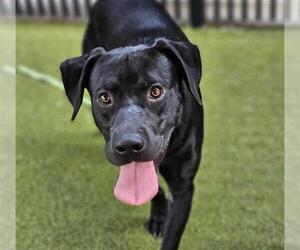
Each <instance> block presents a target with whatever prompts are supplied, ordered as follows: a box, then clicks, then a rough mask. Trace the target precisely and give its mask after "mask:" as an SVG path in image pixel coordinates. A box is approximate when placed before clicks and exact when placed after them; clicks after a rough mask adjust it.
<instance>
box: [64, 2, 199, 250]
mask: <svg viewBox="0 0 300 250" xmlns="http://www.w3.org/2000/svg"><path fill="white" fill-rule="evenodd" d="M60 68H61V74H62V80H63V83H64V87H65V91H66V94H67V96H68V98H69V100H70V102H71V104H72V105H73V107H74V112H73V115H72V120H73V119H74V118H75V116H76V114H77V112H78V110H79V108H80V105H81V102H82V96H83V90H84V88H86V89H87V90H88V91H89V94H90V96H91V100H92V112H93V116H94V119H95V123H96V126H97V127H98V128H99V129H100V131H101V132H102V134H103V136H104V138H105V140H106V155H107V158H108V159H109V160H110V161H111V162H112V163H113V164H115V165H123V164H126V163H129V162H131V161H149V160H153V161H154V162H155V164H156V166H157V168H158V169H159V172H160V174H161V175H162V176H163V177H164V179H165V180H166V182H167V183H168V185H169V188H170V191H171V194H172V201H168V200H167V199H166V197H165V194H164V191H163V190H162V189H161V188H160V189H159V193H158V194H157V196H156V197H155V198H154V199H153V200H152V206H151V214H150V219H149V221H148V223H147V229H148V230H149V232H150V233H151V234H152V235H154V236H163V237H164V239H163V244H162V249H163V250H171V249H177V248H178V246H179V242H180V239H181V236H182V233H183V231H184V228H185V225H186V222H187V220H188V216H189V213H190V209H191V204H192V198H193V193H194V184H193V181H194V177H195V175H196V173H197V170H198V167H199V164H200V158H201V147H202V141H203V106H202V100H201V94H200V89H199V83H200V78H201V59H200V54H199V50H198V48H197V47H196V46H195V45H193V44H191V43H190V42H189V40H188V39H187V37H186V36H185V35H184V33H183V32H182V31H181V29H180V28H179V27H178V26H177V25H176V24H175V22H174V21H173V20H172V19H171V17H170V16H169V15H168V14H167V12H166V11H165V10H164V8H163V7H162V6H161V5H160V4H159V3H157V2H156V1H154V0H118V1H113V0H100V1H97V2H96V3H95V5H94V7H93V8H92V10H91V16H90V20H89V24H88V27H87V30H86V33H85V37H84V42H83V55H82V56H80V57H76V58H71V59H68V60H66V61H65V62H63V63H62V64H61V67H60ZM153 86H158V87H159V88H160V89H162V90H163V92H162V93H163V94H162V96H161V97H159V98H157V99H153V98H152V97H151V96H150V95H149V90H150V88H151V87H153ZM103 91H105V93H107V94H108V95H109V96H110V97H111V103H110V104H109V105H104V104H103V103H101V101H99V95H100V94H101V93H103ZM120 145H121V146H122V147H121V149H122V151H121V149H120ZM119 149H120V150H119ZM137 149H138V150H137Z"/></svg>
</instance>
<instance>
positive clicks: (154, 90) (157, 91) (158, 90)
mask: <svg viewBox="0 0 300 250" xmlns="http://www.w3.org/2000/svg"><path fill="white" fill-rule="evenodd" d="M163 93H164V90H163V89H162V87H160V86H152V87H151V90H150V96H151V98H152V99H157V98H159V97H160V96H161V95H162V94H163Z"/></svg>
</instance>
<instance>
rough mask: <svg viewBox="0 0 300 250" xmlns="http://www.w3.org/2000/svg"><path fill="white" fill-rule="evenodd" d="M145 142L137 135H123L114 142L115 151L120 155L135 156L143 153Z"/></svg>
mask: <svg viewBox="0 0 300 250" xmlns="http://www.w3.org/2000/svg"><path fill="white" fill-rule="evenodd" d="M144 148H145V142H144V139H143V137H141V136H140V135H139V134H131V135H123V136H121V137H120V138H119V139H117V140H116V142H115V147H114V149H115V151H116V152H117V153H118V154H120V155H135V154H140V153H142V152H143V150H144Z"/></svg>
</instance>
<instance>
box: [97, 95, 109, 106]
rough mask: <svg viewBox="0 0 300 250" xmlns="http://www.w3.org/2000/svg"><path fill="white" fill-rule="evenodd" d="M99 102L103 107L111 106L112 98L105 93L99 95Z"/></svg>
mask: <svg viewBox="0 0 300 250" xmlns="http://www.w3.org/2000/svg"><path fill="white" fill-rule="evenodd" d="M98 101H99V102H100V103H101V104H103V105H109V104H111V103H112V98H111V96H110V95H109V94H108V93H107V92H103V93H101V94H100V95H99V97H98Z"/></svg>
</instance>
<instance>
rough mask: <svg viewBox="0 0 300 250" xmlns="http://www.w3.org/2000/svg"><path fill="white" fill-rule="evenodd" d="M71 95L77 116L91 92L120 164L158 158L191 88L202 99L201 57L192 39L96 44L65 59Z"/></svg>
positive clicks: (114, 158)
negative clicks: (108, 46)
mask: <svg viewBox="0 0 300 250" xmlns="http://www.w3.org/2000/svg"><path fill="white" fill-rule="evenodd" d="M60 69H61V74H62V80H63V83H64V87H65V91H66V94H67V96H68V98H69V100H70V102H71V104H72V105H73V108H74V112H73V115H72V120H73V119H74V118H75V116H76V114H77V112H78V110H79V108H80V105H81V103H82V98H83V92H84V89H85V88H86V89H87V90H88V91H89V94H90V96H91V102H92V112H93V116H94V119H95V123H96V125H97V127H98V128H99V129H100V131H101V132H102V134H103V135H104V138H105V140H106V155H107V158H108V159H109V160H110V161H111V162H112V163H113V164H115V165H124V164H126V163H129V162H132V161H137V162H139V161H141V162H145V161H154V162H158V161H159V160H160V159H161V157H162V155H163V154H164V152H165V150H166V148H167V146H168V142H169V139H170V137H171V134H172V131H173V130H174V128H175V127H176V126H177V125H178V124H179V123H180V120H181V115H182V110H183V105H184V102H185V97H186V96H185V95H184V93H185V92H186V91H189V92H190V93H191V96H193V98H195V100H196V101H197V102H198V103H199V104H201V96H200V91H199V87H198V85H199V82H200V77H201V60H200V55H199V51H198V48H197V47H196V46H195V45H192V44H191V43H187V42H174V41H170V40H167V39H157V40H155V42H154V43H153V44H151V45H137V46H132V47H124V48H117V49H114V50H110V51H105V50H104V49H103V48H96V49H94V50H92V51H91V52H89V53H87V54H85V55H83V56H80V57H76V58H71V59H68V60H66V61H65V62H63V63H62V64H61V67H60Z"/></svg>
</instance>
